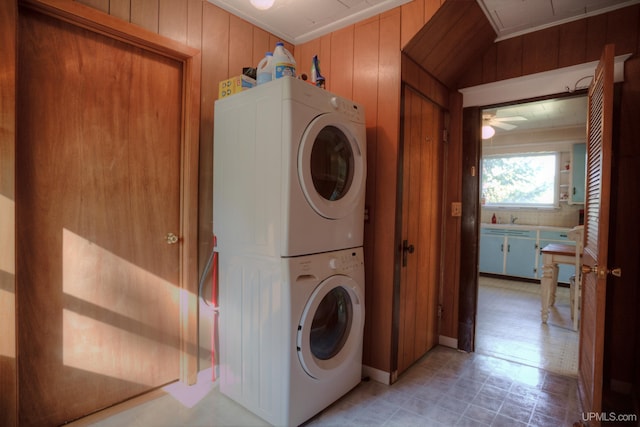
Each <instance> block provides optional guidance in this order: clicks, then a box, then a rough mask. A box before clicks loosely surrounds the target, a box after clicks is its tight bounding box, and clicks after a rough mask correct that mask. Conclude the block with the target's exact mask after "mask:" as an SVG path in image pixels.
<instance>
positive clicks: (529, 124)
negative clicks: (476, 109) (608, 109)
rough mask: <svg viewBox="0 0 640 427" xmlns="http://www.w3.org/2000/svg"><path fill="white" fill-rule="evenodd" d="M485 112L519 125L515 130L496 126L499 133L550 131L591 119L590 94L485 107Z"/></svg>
mask: <svg viewBox="0 0 640 427" xmlns="http://www.w3.org/2000/svg"><path fill="white" fill-rule="evenodd" d="M587 83H588V82H587ZM482 114H483V117H485V115H488V116H490V117H495V118H498V119H499V120H502V121H503V123H507V124H511V125H515V126H516V128H515V129H512V130H503V129H500V128H499V127H498V126H493V128H494V129H495V130H496V135H501V134H505V133H511V134H515V133H517V132H528V131H531V130H533V129H545V130H550V129H569V128H575V127H584V126H586V121H587V120H586V119H587V97H586V96H578V97H567V98H556V99H548V100H542V101H535V102H528V103H524V104H515V105H507V106H504V107H498V108H489V109H485V110H482ZM509 117H515V118H516V120H509ZM518 118H524V119H526V120H520V119H518Z"/></svg>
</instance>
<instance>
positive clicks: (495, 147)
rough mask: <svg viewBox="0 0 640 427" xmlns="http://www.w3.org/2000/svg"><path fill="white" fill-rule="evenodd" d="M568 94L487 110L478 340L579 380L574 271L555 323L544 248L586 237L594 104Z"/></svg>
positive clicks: (566, 275)
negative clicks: (544, 293)
mask: <svg viewBox="0 0 640 427" xmlns="http://www.w3.org/2000/svg"><path fill="white" fill-rule="evenodd" d="M587 83H588V82H587ZM567 95H568V96H567ZM567 95H564V96H560V97H550V98H544V99H536V100H533V101H527V102H518V103H510V104H502V105H497V106H490V107H485V108H483V109H482V114H481V116H482V125H483V132H482V133H483V136H482V138H483V139H482V150H481V155H480V167H479V172H480V174H479V175H480V176H479V178H480V189H479V194H478V196H477V197H478V198H479V200H480V203H479V215H478V217H479V223H480V226H479V229H480V230H479V256H478V261H479V262H478V266H479V267H478V268H479V277H478V282H477V286H478V289H477V292H478V306H477V326H476V340H475V343H476V351H477V352H479V353H483V354H488V355H491V356H495V357H499V358H503V359H507V360H511V361H514V362H519V363H523V364H526V365H530V366H534V367H537V368H542V369H545V370H547V371H551V372H554V373H558V374H563V375H570V376H576V375H577V370H578V332H577V330H575V329H574V328H575V326H576V325H577V324H578V323H576V324H574V322H573V314H574V313H573V311H572V310H571V307H572V304H573V303H572V300H571V297H570V296H571V293H570V288H569V287H570V284H571V283H572V281H573V283H574V286H576V285H575V276H576V271H575V266H574V265H560V271H559V275H558V282H559V287H558V290H557V292H556V301H555V304H554V306H553V307H552V308H551V311H550V315H549V319H548V321H547V323H546V324H545V323H542V322H541V318H540V305H541V303H540V301H541V299H540V298H541V296H540V295H541V291H540V279H541V277H542V273H543V269H542V254H541V250H542V248H543V247H545V246H547V245H548V244H551V243H561V244H568V245H572V246H575V245H576V239H580V240H581V236H582V234H581V231H580V230H579V229H580V223H581V222H582V219H581V218H582V216H581V212H583V208H584V180H585V178H584V166H585V156H584V147H585V144H584V142H585V134H586V133H585V127H586V117H587V101H586V96H585V94H584V93H583V91H582V92H579V93H577V94H576V93H573V94H567ZM485 131H489V132H487V133H485ZM574 227H576V228H575V230H574ZM572 230H573V231H572ZM572 277H573V278H572Z"/></svg>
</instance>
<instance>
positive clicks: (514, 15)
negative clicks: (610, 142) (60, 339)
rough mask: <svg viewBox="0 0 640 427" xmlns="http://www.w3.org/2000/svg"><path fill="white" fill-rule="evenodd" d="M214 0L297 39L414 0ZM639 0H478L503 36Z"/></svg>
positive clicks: (302, 40) (287, 38)
mask: <svg viewBox="0 0 640 427" xmlns="http://www.w3.org/2000/svg"><path fill="white" fill-rule="evenodd" d="M208 1H209V2H211V3H213V4H215V5H217V6H219V7H221V8H223V9H225V10H227V11H229V12H230V13H233V14H234V15H236V16H239V17H240V18H243V19H245V20H247V21H249V22H251V23H252V24H254V25H257V26H258V27H260V28H262V29H264V30H267V31H269V32H270V33H272V34H274V35H276V36H278V37H280V38H282V39H283V40H285V41H287V42H289V43H292V44H294V45H296V44H300V43H305V42H307V41H309V40H312V39H314V38H317V37H320V36H322V35H325V34H328V33H330V32H332V31H335V30H337V29H339V28H342V27H345V26H347V25H349V24H353V23H355V22H358V21H361V20H363V19H365V18H368V17H370V16H374V15H376V14H379V13H382V12H384V11H386V10H390V9H393V8H394V7H397V6H400V5H402V4H404V3H408V2H410V1H411V0H275V3H274V5H273V7H271V8H270V9H268V10H258V9H256V8H255V7H253V6H252V5H251V3H250V2H249V0H208ZM449 1H452V0H449ZM457 1H460V0H457ZM639 1H640V0H477V2H478V4H479V5H480V7H481V8H482V10H483V12H484V14H485V15H486V16H487V18H488V19H489V21H490V23H491V25H492V26H493V28H494V29H495V31H496V33H497V34H498V39H505V38H509V37H513V36H516V35H520V34H523V33H527V32H530V31H535V30H538V29H541V28H545V27H549V26H552V25H557V24H560V23H563V22H567V21H571V20H575V19H580V18H584V17H587V16H591V15H597V14H600V13H605V12H608V11H610V10H613V9H617V8H620V7H625V6H628V5H630V4H634V3H638V2H639Z"/></svg>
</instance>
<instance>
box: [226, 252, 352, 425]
mask: <svg viewBox="0 0 640 427" xmlns="http://www.w3.org/2000/svg"><path fill="white" fill-rule="evenodd" d="M220 257H221V258H220V349H221V352H220V390H221V391H222V393H224V394H225V395H227V396H229V397H231V398H232V399H234V400H236V401H237V402H239V403H240V404H241V405H243V406H245V407H246V408H247V409H249V410H250V411H252V412H254V413H255V414H256V415H258V416H260V417H262V418H264V419H265V420H266V421H268V422H269V423H271V424H274V425H277V426H295V425H299V424H301V423H303V422H305V421H306V420H308V419H309V418H311V417H313V416H314V415H315V414H317V413H318V412H320V411H322V410H323V409H325V408H326V407H327V406H329V405H330V404H331V403H333V402H334V401H336V400H337V399H339V398H340V397H341V396H343V395H344V394H346V393H347V392H348V391H349V390H351V389H352V388H354V387H355V386H356V385H357V384H358V383H359V382H360V380H361V374H362V339H363V330H364V316H365V313H364V297H365V287H364V263H363V251H362V248H353V249H347V250H341V251H335V252H325V253H321V254H314V255H308V256H300V257H292V258H280V259H278V260H276V259H275V258H269V257H262V258H253V259H250V258H247V257H243V256H230V257H228V258H225V257H223V256H222V254H220ZM225 283H226V284H233V285H232V286H225Z"/></svg>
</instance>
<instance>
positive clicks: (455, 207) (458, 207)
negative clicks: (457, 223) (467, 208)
mask: <svg viewBox="0 0 640 427" xmlns="http://www.w3.org/2000/svg"><path fill="white" fill-rule="evenodd" d="M451 216H462V202H452V203H451Z"/></svg>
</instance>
